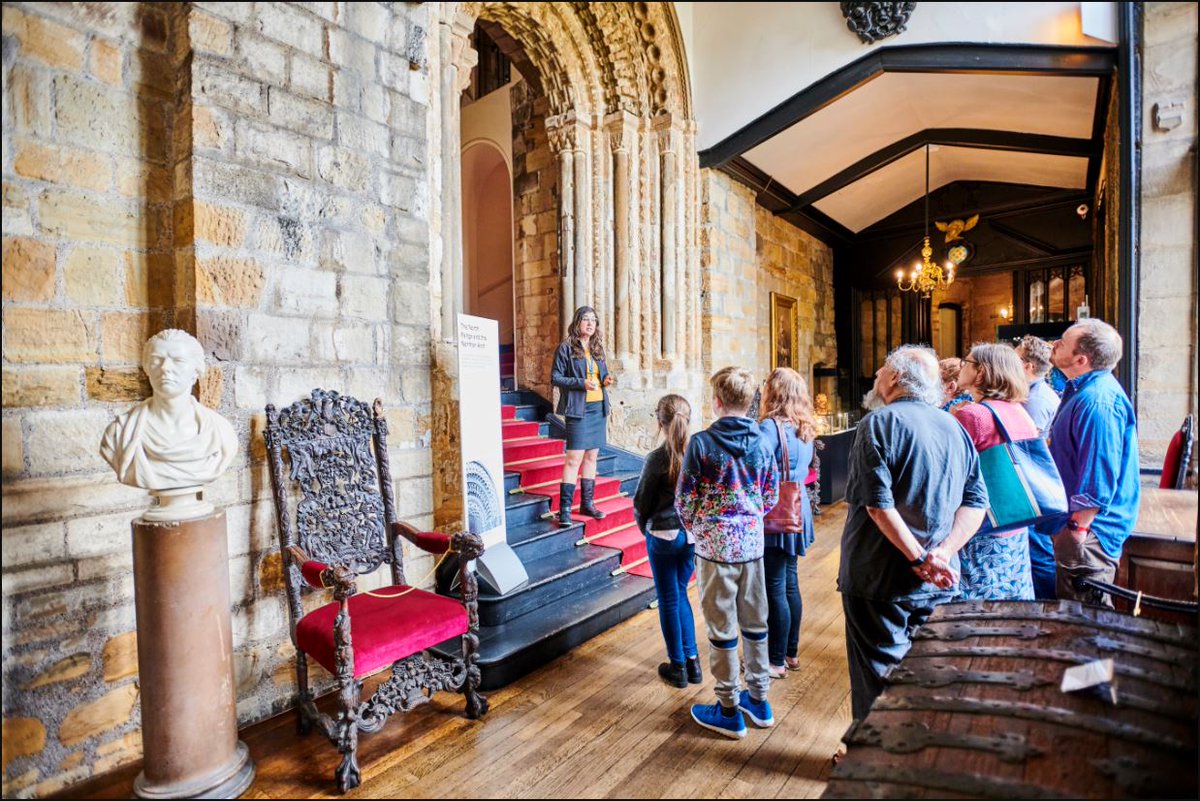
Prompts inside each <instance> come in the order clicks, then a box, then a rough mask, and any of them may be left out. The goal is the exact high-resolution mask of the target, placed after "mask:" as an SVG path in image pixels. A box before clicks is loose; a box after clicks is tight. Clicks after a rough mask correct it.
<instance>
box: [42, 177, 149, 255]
mask: <svg viewBox="0 0 1200 801" xmlns="http://www.w3.org/2000/svg"><path fill="white" fill-rule="evenodd" d="M39 210H40V217H41V227H42V230H43V231H46V232H47V233H49V234H53V235H54V236H58V237H61V238H63V239H71V240H77V241H89V242H108V243H111V244H114V245H124V246H126V247H135V248H152V247H155V246H156V245H158V244H159V243H160V242H161V241H163V240H164V238H165V237H164V235H165V233H166V225H165V219H164V218H163V217H162V215H161V214H160V213H159V211H158V210H157V209H155V208H153V207H150V208H145V209H142V208H139V206H138V205H137V204H125V203H115V202H113V201H112V200H109V199H105V200H100V199H97V198H93V197H91V196H87V195H79V194H75V193H73V192H67V191H64V190H58V189H48V190H46V191H44V192H42V194H41V197H40V199H39Z"/></svg>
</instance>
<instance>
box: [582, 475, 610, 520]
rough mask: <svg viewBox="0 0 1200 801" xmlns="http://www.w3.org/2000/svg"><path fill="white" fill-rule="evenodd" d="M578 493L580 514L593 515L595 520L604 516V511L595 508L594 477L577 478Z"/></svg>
mask: <svg viewBox="0 0 1200 801" xmlns="http://www.w3.org/2000/svg"><path fill="white" fill-rule="evenodd" d="M579 494H580V495H581V496H582V498H581V500H580V502H579V511H580V512H581V513H582V514H585V515H588V516H589V517H594V518H596V519H597V520H599V519H600V518H602V517H604V512H601V511H600V510H599V509H597V508H596V479H594V478H581V479H579Z"/></svg>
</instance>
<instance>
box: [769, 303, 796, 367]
mask: <svg viewBox="0 0 1200 801" xmlns="http://www.w3.org/2000/svg"><path fill="white" fill-rule="evenodd" d="M798 329H799V325H798V322H797V319H796V299H795V298H793V297H790V296H788V295H781V294H780V293H778V292H772V293H771V369H772V370H774V369H775V368H776V367H791V368H792V369H793V370H794V369H796V339H797V335H798V334H799V330H798Z"/></svg>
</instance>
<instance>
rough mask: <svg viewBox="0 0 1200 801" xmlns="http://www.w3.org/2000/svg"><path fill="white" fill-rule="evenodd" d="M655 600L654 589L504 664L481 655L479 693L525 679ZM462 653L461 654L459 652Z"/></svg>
mask: <svg viewBox="0 0 1200 801" xmlns="http://www.w3.org/2000/svg"><path fill="white" fill-rule="evenodd" d="M653 600H654V587H653V585H651V586H650V588H649V590H648V591H646V592H643V593H641V594H639V595H637V596H634V597H633V598H630V599H628V600H626V601H623V602H622V603H620V604H618V605H616V606H610V607H609V608H608V609H605V610H604V611H603V612H601V613H599V614H597V615H595V616H593V617H590V618H588V619H587V620H584V621H581V622H580V623H577V624H576V625H574V626H571V627H570V628H567V629H563V630H562V631H559V632H556V633H554V634H552V635H550V636H549V637H546V638H545V639H543V640H540V641H538V642H536V643H532V644H531V645H529V646H528V647H526V648H523V649H521V650H520V651H518V652H516V653H514V654H511V655H509V656H508V657H506V658H505V659H503V660H500V661H496V662H489V661H488V660H487V653H486V650H484V651H481V653H480V667H481V669H482V677H481V683H480V689H482V690H485V691H488V690H495V689H497V688H499V687H503V686H505V685H507V684H511V683H512V682H514V681H516V680H517V679H519V678H521V677H522V676H524V675H527V674H528V673H530V672H532V671H534V670H536V669H537V668H539V667H541V666H542V665H545V664H546V663H547V662H550V661H552V660H554V659H556V658H558V657H559V656H562V655H563V654H565V653H566V652H567V651H570V650H571V649H572V648H574V647H575V646H577V645H582V644H583V643H585V642H587V641H588V640H590V639H591V638H592V637H595V636H596V635H597V634H600V633H602V632H605V631H608V630H609V629H611V628H612V627H613V626H615V625H617V624H618V623H621V622H623V621H625V620H628V619H629V618H631V617H633V616H634V615H636V614H637V613H638V612H641V611H642V610H644V609H646V608H648V607H649V606H650V603H651V601H653ZM459 653H461V651H459Z"/></svg>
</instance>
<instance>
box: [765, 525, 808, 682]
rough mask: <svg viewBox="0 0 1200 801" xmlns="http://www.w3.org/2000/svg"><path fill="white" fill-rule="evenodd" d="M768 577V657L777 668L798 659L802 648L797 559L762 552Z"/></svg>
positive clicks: (777, 550) (771, 551) (774, 551)
mask: <svg viewBox="0 0 1200 801" xmlns="http://www.w3.org/2000/svg"><path fill="white" fill-rule="evenodd" d="M763 566H764V567H765V568H766V575H767V657H768V658H769V659H770V661H771V664H772V665H775V666H776V667H781V666H782V665H783V658H784V657H785V656H790V657H791V658H792V659H795V658H796V654H797V652H798V649H799V647H800V618H801V617H802V615H803V613H804V604H803V602H802V601H801V600H800V583H799V581H798V580H797V578H796V557H795V556H789V555H788V554H787V552H785V551H783V550H782V549H780V548H767V549H766V550H765V551H764V552H763Z"/></svg>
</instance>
